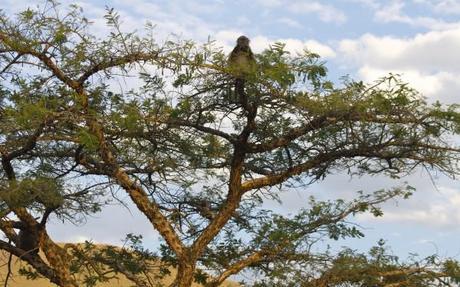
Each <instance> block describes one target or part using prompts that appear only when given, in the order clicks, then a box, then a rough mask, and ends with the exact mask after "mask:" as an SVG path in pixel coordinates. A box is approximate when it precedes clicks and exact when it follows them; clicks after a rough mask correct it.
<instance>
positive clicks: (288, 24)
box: [277, 17, 303, 29]
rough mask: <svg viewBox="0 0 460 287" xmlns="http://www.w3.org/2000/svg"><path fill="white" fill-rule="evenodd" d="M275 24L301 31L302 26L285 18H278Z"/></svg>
mask: <svg viewBox="0 0 460 287" xmlns="http://www.w3.org/2000/svg"><path fill="white" fill-rule="evenodd" d="M277 22H279V23H281V24H284V25H286V26H289V27H291V28H296V29H301V28H302V27H303V26H302V25H301V24H300V23H299V22H297V21H296V20H294V19H291V18H287V17H283V18H279V19H278V20H277Z"/></svg>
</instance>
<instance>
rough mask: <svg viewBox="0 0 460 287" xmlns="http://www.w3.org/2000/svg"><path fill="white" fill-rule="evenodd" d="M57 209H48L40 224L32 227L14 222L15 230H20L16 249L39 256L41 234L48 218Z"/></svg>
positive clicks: (20, 222)
mask: <svg viewBox="0 0 460 287" xmlns="http://www.w3.org/2000/svg"><path fill="white" fill-rule="evenodd" d="M55 209H56V208H47V209H46V210H45V213H44V214H43V217H42V219H41V221H40V223H38V224H35V225H32V226H31V225H27V224H25V223H24V222H22V221H16V222H13V228H17V229H19V233H18V237H17V239H16V247H18V248H20V249H22V250H24V251H25V252H27V253H28V254H33V255H36V254H38V249H39V236H40V232H41V230H43V229H44V228H45V224H46V222H47V220H48V217H49V216H50V215H51V213H52V212H53V211H54V210H55Z"/></svg>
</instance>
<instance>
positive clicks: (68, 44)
mask: <svg viewBox="0 0 460 287" xmlns="http://www.w3.org/2000/svg"><path fill="white" fill-rule="evenodd" d="M44 7H45V8H37V9H27V10H26V11H24V12H21V13H19V14H17V15H16V16H15V17H13V18H12V19H10V18H9V17H7V16H6V15H4V14H1V15H0V71H1V72H0V77H1V78H2V81H1V82H0V103H1V106H0V119H1V121H0V153H1V156H2V170H1V179H0V180H1V183H2V187H1V188H0V199H1V202H0V208H1V210H0V213H1V215H2V216H1V220H0V229H1V230H2V232H3V233H4V235H5V236H6V237H7V238H8V239H9V240H10V242H9V243H8V242H6V241H0V248H2V249H5V250H7V251H9V252H11V253H13V254H15V255H17V256H19V257H20V258H21V259H23V260H25V261H27V262H28V263H29V264H30V265H31V266H32V267H33V268H34V269H35V270H36V271H37V273H39V274H41V276H44V277H47V278H49V279H50V281H52V282H54V283H56V284H57V285H59V286H97V284H98V283H99V282H105V281H107V280H110V278H114V277H116V276H119V275H120V274H123V275H124V276H126V277H127V278H129V280H131V281H132V282H133V284H134V285H136V286H143V287H144V286H155V284H156V283H154V282H155V280H157V279H159V278H162V277H164V276H166V275H168V274H169V273H170V271H169V267H171V266H174V267H177V275H176V281H175V282H174V284H175V286H190V285H191V284H192V282H193V281H195V282H199V283H202V284H205V285H207V286H218V285H219V284H222V283H223V282H224V281H225V280H226V279H227V278H229V277H230V276H232V275H235V274H238V273H240V272H242V271H245V270H249V272H252V274H255V275H256V276H258V278H259V279H257V280H258V281H256V282H254V283H253V285H254V286H299V282H302V284H304V286H429V284H438V283H440V282H441V283H442V284H444V283H443V282H444V281H442V280H444V279H443V278H445V277H448V278H449V280H451V281H452V282H458V278H459V277H458V263H457V262H456V261H454V260H450V259H449V260H445V261H441V260H439V259H438V258H436V257H432V258H429V259H426V260H422V261H419V262H417V263H415V262H414V263H413V264H412V263H400V262H399V261H398V260H397V259H396V257H394V256H391V255H388V254H387V252H386V249H385V247H384V244H383V243H379V245H378V246H377V247H376V248H374V249H372V250H371V251H370V253H369V254H360V253H357V252H355V251H352V250H344V251H343V252H341V253H339V254H337V255H331V254H329V253H328V252H324V253H320V252H318V253H313V252H312V250H313V249H312V247H313V246H314V245H315V244H317V243H318V242H322V241H325V240H329V239H332V240H340V239H343V238H349V237H357V238H359V237H363V236H364V234H363V233H362V231H361V230H360V229H359V228H357V227H356V226H354V225H351V224H349V222H348V221H347V218H349V217H351V216H353V215H356V214H359V213H364V212H370V213H371V214H373V215H375V216H382V215H383V211H382V210H381V208H380V204H381V203H383V202H385V201H387V200H389V199H392V198H407V197H409V196H410V194H411V193H412V192H414V190H413V188H412V187H410V186H402V187H396V188H386V189H382V190H378V191H375V192H368V191H366V192H358V193H357V194H356V196H355V198H354V199H352V200H348V201H346V200H343V199H337V200H335V201H325V202H323V201H319V200H317V199H315V198H311V200H310V201H309V202H306V203H305V207H304V208H303V209H301V210H299V211H298V212H297V213H296V214H291V215H286V214H278V213H276V212H274V211H272V210H266V209H265V208H264V204H263V203H264V201H265V200H266V199H271V200H279V194H280V193H281V192H284V191H291V190H292V189H302V188H305V187H306V186H308V185H309V184H312V183H314V182H320V181H322V180H323V179H325V178H326V177H327V176H328V175H329V174H331V173H335V172H343V171H345V172H348V173H350V174H351V175H363V174H384V175H387V176H390V177H394V178H400V177H403V176H405V175H407V174H410V173H411V172H413V171H414V170H416V169H417V168H420V167H424V168H426V169H428V170H429V171H440V172H443V173H445V174H447V175H450V176H455V175H457V174H458V160H459V149H458V147H456V146H454V145H452V143H451V139H452V136H455V135H457V134H458V132H459V131H460V114H459V112H458V106H456V105H451V106H445V105H442V104H440V103H436V104H434V105H430V104H428V103H427V102H426V101H425V100H424V99H423V97H421V96H420V95H419V94H418V92H417V91H415V90H414V89H412V88H411V87H409V86H408V85H407V84H406V83H404V82H402V81H401V80H400V79H399V78H398V77H397V76H396V75H389V76H387V77H385V78H382V79H379V80H377V81H376V82H375V83H372V84H365V83H362V82H356V81H353V80H350V79H344V82H343V83H341V84H340V85H339V86H335V85H334V84H333V83H332V82H330V81H329V80H327V69H326V67H325V66H324V63H323V62H322V61H321V59H320V57H319V55H316V54H314V53H311V52H309V51H304V52H303V53H301V54H298V55H291V54H289V53H288V52H287V51H286V50H285V49H284V48H285V47H284V45H283V44H282V43H276V44H273V45H272V46H271V47H267V49H266V50H265V51H263V52H262V53H260V54H258V55H256V61H257V65H256V66H255V67H251V68H250V69H247V71H245V72H244V78H245V79H244V80H245V81H244V82H245V92H244V94H243V95H237V94H236V93H235V91H234V90H233V86H234V82H235V77H241V73H240V71H235V70H234V69H232V67H231V66H229V65H228V63H227V56H226V54H225V53H224V52H222V50H221V49H219V48H216V47H215V45H214V43H213V42H212V41H210V42H208V43H204V44H197V43H193V42H191V41H182V40H180V39H177V40H174V41H166V42H159V41H156V39H154V37H153V36H152V34H151V33H150V34H149V33H147V34H146V36H140V35H138V34H137V33H134V32H132V33H124V32H122V29H121V26H120V17H119V15H118V14H117V13H116V12H115V11H114V10H112V9H108V11H107V14H106V16H105V19H106V21H107V25H108V28H109V32H108V34H107V35H99V36H95V35H91V34H90V32H89V31H90V28H91V23H90V21H88V20H87V19H86V18H85V17H84V16H83V14H82V11H81V9H80V8H79V7H77V6H71V7H70V8H69V9H68V10H66V11H67V12H66V14H65V15H64V16H62V15H61V13H60V11H61V10H60V9H61V7H60V6H59V5H58V4H56V3H55V2H54V1H47V2H46V5H45V6H44ZM146 29H147V31H148V32H152V31H151V29H152V27H149V26H148V27H147V28H146ZM122 79H123V80H124V79H129V80H130V81H133V82H134V85H133V86H134V87H133V88H132V89H131V90H128V91H125V90H123V89H117V85H114V84H113V83H114V81H115V82H116V81H117V80H122ZM115 191H120V192H124V193H125V194H126V195H127V196H128V197H129V200H131V201H132V202H133V203H134V205H135V206H136V208H138V209H139V211H140V212H142V213H143V214H144V215H145V216H146V218H147V219H148V221H149V222H150V223H151V225H152V229H155V230H157V231H158V232H159V234H160V235H161V237H162V239H163V242H162V243H163V244H162V245H161V247H160V250H159V251H160V255H156V254H154V253H151V252H150V251H148V250H144V249H143V248H142V244H141V242H142V241H141V238H140V237H137V236H135V235H129V236H128V238H127V242H128V246H127V247H126V248H125V247H123V248H117V247H111V246H104V247H97V246H94V245H93V244H91V243H89V242H88V243H86V244H84V245H75V244H68V245H66V246H64V247H62V246H59V245H57V244H55V243H54V242H53V241H52V239H51V238H50V236H49V235H48V233H47V229H46V219H47V216H48V215H49V213H51V212H52V213H54V214H55V215H57V216H58V217H59V218H60V219H61V220H63V222H64V223H65V222H67V221H71V222H82V221H84V220H86V219H87V216H88V215H92V214H94V213H96V212H98V211H100V210H101V209H102V208H103V207H104V205H105V204H106V203H108V202H109V201H110V200H113V199H117V198H116V192H115ZM37 216H38V217H41V218H39V220H37V219H36V217H37ZM19 225H20V226H21V228H23V229H27V230H29V231H30V230H32V231H37V230H38V231H37V232H38V233H39V239H40V240H39V246H38V247H39V248H40V249H41V250H42V251H43V252H44V256H45V257H46V260H44V259H42V258H39V257H38V256H35V255H33V254H26V253H25V252H24V250H22V249H20V248H19V247H18V246H20V244H19V241H18V240H19V239H18V236H17V227H15V226H19ZM15 229H16V230H15ZM160 258H161V260H160ZM422 263H423V264H424V265H423V266H422V265H420V264H422ZM417 264H419V265H417ZM414 266H415V267H414ZM414 268H418V269H414ZM413 270H417V272H413ZM74 273H81V276H73V275H72V274H74ZM157 277H158V278H157ZM156 282H159V281H156ZM445 282H447V281H445ZM321 284H322V285H321ZM347 284H348V285H347ZM391 284H393V285H391ZM398 284H399V285H398ZM449 284H450V283H449ZM247 285H249V283H248V284H247Z"/></svg>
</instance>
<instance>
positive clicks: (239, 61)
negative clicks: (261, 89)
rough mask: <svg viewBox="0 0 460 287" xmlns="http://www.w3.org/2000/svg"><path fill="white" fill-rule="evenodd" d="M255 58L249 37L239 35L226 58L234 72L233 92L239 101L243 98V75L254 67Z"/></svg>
mask: <svg viewBox="0 0 460 287" xmlns="http://www.w3.org/2000/svg"><path fill="white" fill-rule="evenodd" d="M255 63H256V60H255V58H254V54H253V53H252V50H251V48H250V47H249V38H248V37H246V36H240V37H238V39H237V40H236V46H235V48H233V51H232V52H231V53H230V56H229V58H228V64H229V67H230V68H231V69H232V72H233V73H234V74H235V77H236V78H235V94H236V96H237V98H238V99H240V101H242V99H244V98H245V91H244V85H245V82H246V81H245V76H246V75H247V74H248V73H249V72H250V71H251V70H252V69H253V68H254V67H255Z"/></svg>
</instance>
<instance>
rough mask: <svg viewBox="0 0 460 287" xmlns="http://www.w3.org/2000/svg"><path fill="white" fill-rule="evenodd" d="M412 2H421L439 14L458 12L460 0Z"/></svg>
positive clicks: (420, 0) (414, 0)
mask: <svg viewBox="0 0 460 287" xmlns="http://www.w3.org/2000/svg"><path fill="white" fill-rule="evenodd" d="M413 2H414V3H417V4H423V5H425V6H427V7H428V8H430V9H431V10H433V11H434V12H435V13H439V14H446V15H448V14H452V15H454V14H460V1H458V0H413Z"/></svg>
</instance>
